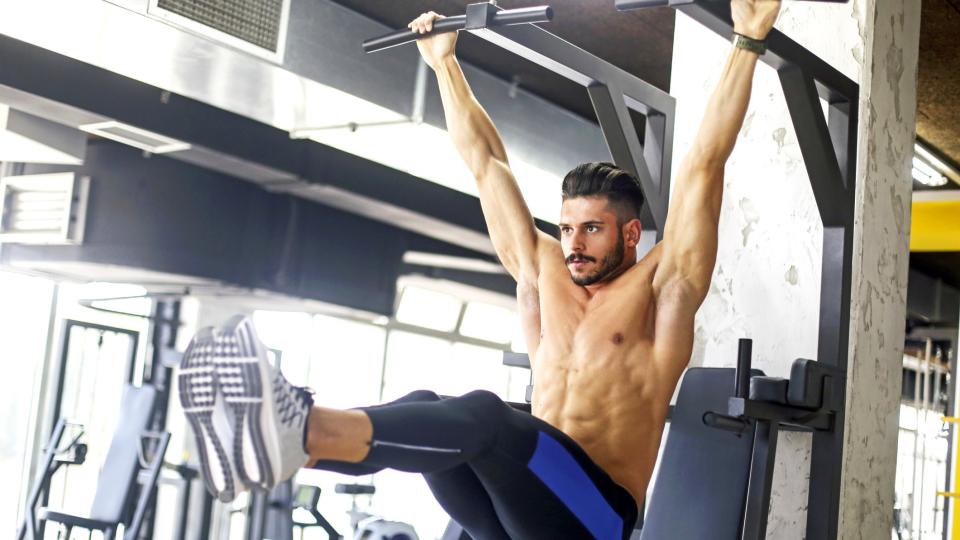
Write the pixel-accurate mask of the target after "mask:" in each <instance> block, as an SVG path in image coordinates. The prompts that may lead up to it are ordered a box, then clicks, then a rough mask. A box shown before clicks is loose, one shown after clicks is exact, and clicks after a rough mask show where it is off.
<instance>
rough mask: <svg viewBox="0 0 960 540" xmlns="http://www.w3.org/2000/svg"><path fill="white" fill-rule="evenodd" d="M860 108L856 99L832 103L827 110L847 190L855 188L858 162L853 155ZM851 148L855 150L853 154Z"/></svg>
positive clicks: (834, 147) (834, 145)
mask: <svg viewBox="0 0 960 540" xmlns="http://www.w3.org/2000/svg"><path fill="white" fill-rule="evenodd" d="M858 110H859V105H858V102H857V101H856V100H854V101H852V102H851V101H842V102H836V103H831V104H830V105H829V109H828V112H827V129H828V130H829V131H830V140H831V141H832V142H833V152H834V155H836V157H837V166H838V167H840V176H841V177H842V178H843V186H844V188H845V189H846V190H847V191H852V190H853V188H854V181H855V176H856V174H857V162H856V160H855V159H853V157H854V156H855V155H856V148H857V125H858V123H859V119H858V118H857V111H858ZM851 149H853V151H854V153H853V154H852V155H851V154H850V150H851Z"/></svg>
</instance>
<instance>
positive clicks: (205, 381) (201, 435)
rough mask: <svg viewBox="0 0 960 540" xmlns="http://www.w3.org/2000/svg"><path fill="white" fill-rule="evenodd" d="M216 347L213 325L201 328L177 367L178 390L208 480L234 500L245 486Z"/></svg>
mask: <svg viewBox="0 0 960 540" xmlns="http://www.w3.org/2000/svg"><path fill="white" fill-rule="evenodd" d="M216 348H217V346H216V338H215V332H214V330H213V329H212V328H204V329H202V330H200V331H199V332H197V335H196V336H194V337H193V339H192V340H191V341H190V345H189V346H187V351H186V352H185V353H184V355H183V360H182V361H181V362H180V366H179V368H177V382H178V385H179V392H178V394H179V396H180V406H181V407H183V412H184V414H185V415H186V417H187V421H188V422H189V423H190V427H191V428H192V429H193V434H194V437H196V441H197V450H198V452H199V453H200V468H201V470H202V471H203V481H204V484H206V486H207V490H209V491H210V493H211V494H212V495H213V496H214V497H216V498H218V499H220V500H221V501H223V502H230V501H232V500H233V499H234V497H236V495H237V493H238V492H239V491H240V490H242V487H243V486H242V485H240V484H239V482H238V480H237V479H238V477H237V467H236V465H235V462H234V460H233V459H231V451H230V448H231V446H230V445H232V444H233V420H232V418H231V417H230V415H229V413H228V411H227V406H226V404H225V403H224V399H223V397H224V396H223V394H222V393H220V392H219V391H218V390H217V385H216V375H215V373H214V362H213V359H214V357H215V355H216ZM238 488H239V489H238Z"/></svg>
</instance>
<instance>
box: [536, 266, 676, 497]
mask: <svg viewBox="0 0 960 540" xmlns="http://www.w3.org/2000/svg"><path fill="white" fill-rule="evenodd" d="M659 251H660V250H659V249H656V248H655V249H654V250H653V251H651V252H650V253H649V254H648V255H647V256H646V257H645V258H644V259H643V260H641V261H640V262H638V263H637V264H636V265H634V266H633V267H631V268H630V269H629V270H627V271H626V272H625V273H623V274H621V275H620V276H618V277H617V278H615V279H614V280H612V281H611V282H610V283H609V284H607V285H606V286H604V287H603V288H601V289H599V290H598V291H597V292H596V293H594V294H593V295H592V296H591V295H590V294H589V293H588V292H587V290H586V289H585V288H583V287H580V286H578V285H576V284H574V283H573V281H572V280H571V278H570V274H569V271H568V270H567V269H566V268H565V267H564V265H563V257H562V255H558V256H557V257H556V258H555V259H554V258H552V257H545V258H542V259H541V260H543V261H544V264H543V265H542V267H541V268H540V274H539V276H538V279H537V283H536V286H533V285H532V284H527V285H524V284H521V285H520V286H519V287H518V302H519V306H520V312H521V321H522V324H523V327H524V332H525V336H526V337H527V343H528V345H529V348H530V352H531V355H530V356H531V364H532V368H533V374H534V382H535V384H536V386H535V390H534V394H533V404H532V405H533V414H534V415H535V416H537V417H539V418H541V419H543V420H544V421H546V422H548V423H550V424H551V425H553V426H555V427H557V428H558V429H560V430H561V431H563V432H564V433H566V434H567V435H569V436H570V437H571V438H572V439H574V440H575V441H577V443H578V444H580V446H581V447H582V448H583V449H584V451H586V452H587V454H589V455H590V457H591V458H592V459H593V460H594V461H595V462H596V463H597V464H598V465H599V466H600V467H602V468H603V469H604V470H605V471H607V473H608V474H609V475H610V476H611V477H612V478H613V479H614V481H616V482H617V483H619V484H620V485H622V486H624V487H625V488H626V489H627V490H628V491H630V493H631V494H632V495H633V496H634V498H635V499H636V500H637V502H638V503H639V502H640V501H642V500H643V498H644V494H645V491H646V487H647V484H648V483H649V481H650V477H651V475H652V472H653V467H654V464H655V462H656V458H657V452H658V449H659V445H660V437H661V434H662V431H663V426H664V422H665V420H666V415H667V410H668V408H669V403H670V398H671V397H672V395H673V391H674V388H675V386H676V383H677V381H678V380H679V377H680V375H681V373H682V372H683V368H684V367H685V366H686V364H687V361H688V360H689V357H690V352H691V349H692V344H693V325H692V314H690V315H689V317H688V316H686V315H684V317H683V318H684V319H686V318H689V319H690V320H689V321H677V322H679V323H681V324H678V325H676V326H673V325H671V326H667V328H668V329H669V333H670V334H671V335H669V336H657V335H656V330H657V328H658V324H657V323H658V314H662V312H663V311H664V310H663V307H664V306H663V305H662V304H664V303H665V300H664V299H663V298H662V297H663V295H661V294H660V292H661V291H658V290H655V280H654V276H655V273H656V270H657V263H658V259H659ZM554 260H555V261H556V263H554V262H552V261H554ZM658 302H659V304H661V305H658ZM670 316H675V315H673V314H672V313H671V314H669V315H667V317H670ZM659 322H660V323H661V324H660V326H659V328H660V332H661V333H665V332H664V330H663V328H664V326H665V325H664V324H663V322H664V321H662V320H661V321H659ZM687 323H689V324H687ZM663 338H666V339H663ZM663 344H668V345H670V346H667V347H664V346H662V345H663ZM677 345H679V346H677Z"/></svg>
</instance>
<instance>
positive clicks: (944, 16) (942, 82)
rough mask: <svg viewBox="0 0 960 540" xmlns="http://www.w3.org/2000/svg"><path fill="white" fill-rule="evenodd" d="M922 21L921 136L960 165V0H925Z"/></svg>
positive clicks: (919, 106)
mask: <svg viewBox="0 0 960 540" xmlns="http://www.w3.org/2000/svg"><path fill="white" fill-rule="evenodd" d="M920 24H921V26H920V28H921V32H920V67H919V72H918V74H917V76H918V80H917V136H919V137H920V138H921V139H923V140H925V141H927V142H928V143H930V144H931V145H932V146H933V147H935V148H936V149H938V150H939V151H940V153H941V154H943V155H945V156H946V157H947V158H949V159H950V160H951V161H953V163H954V165H956V164H957V163H960V40H958V39H957V32H960V0H923V15H922V21H921V23H920ZM953 187H954V188H956V187H957V186H953Z"/></svg>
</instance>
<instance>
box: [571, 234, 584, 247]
mask: <svg viewBox="0 0 960 540" xmlns="http://www.w3.org/2000/svg"><path fill="white" fill-rule="evenodd" d="M570 249H572V250H573V251H577V252H579V251H583V250H584V249H586V246H585V245H584V243H583V233H582V232H580V231H574V232H573V234H571V235H570Z"/></svg>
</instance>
